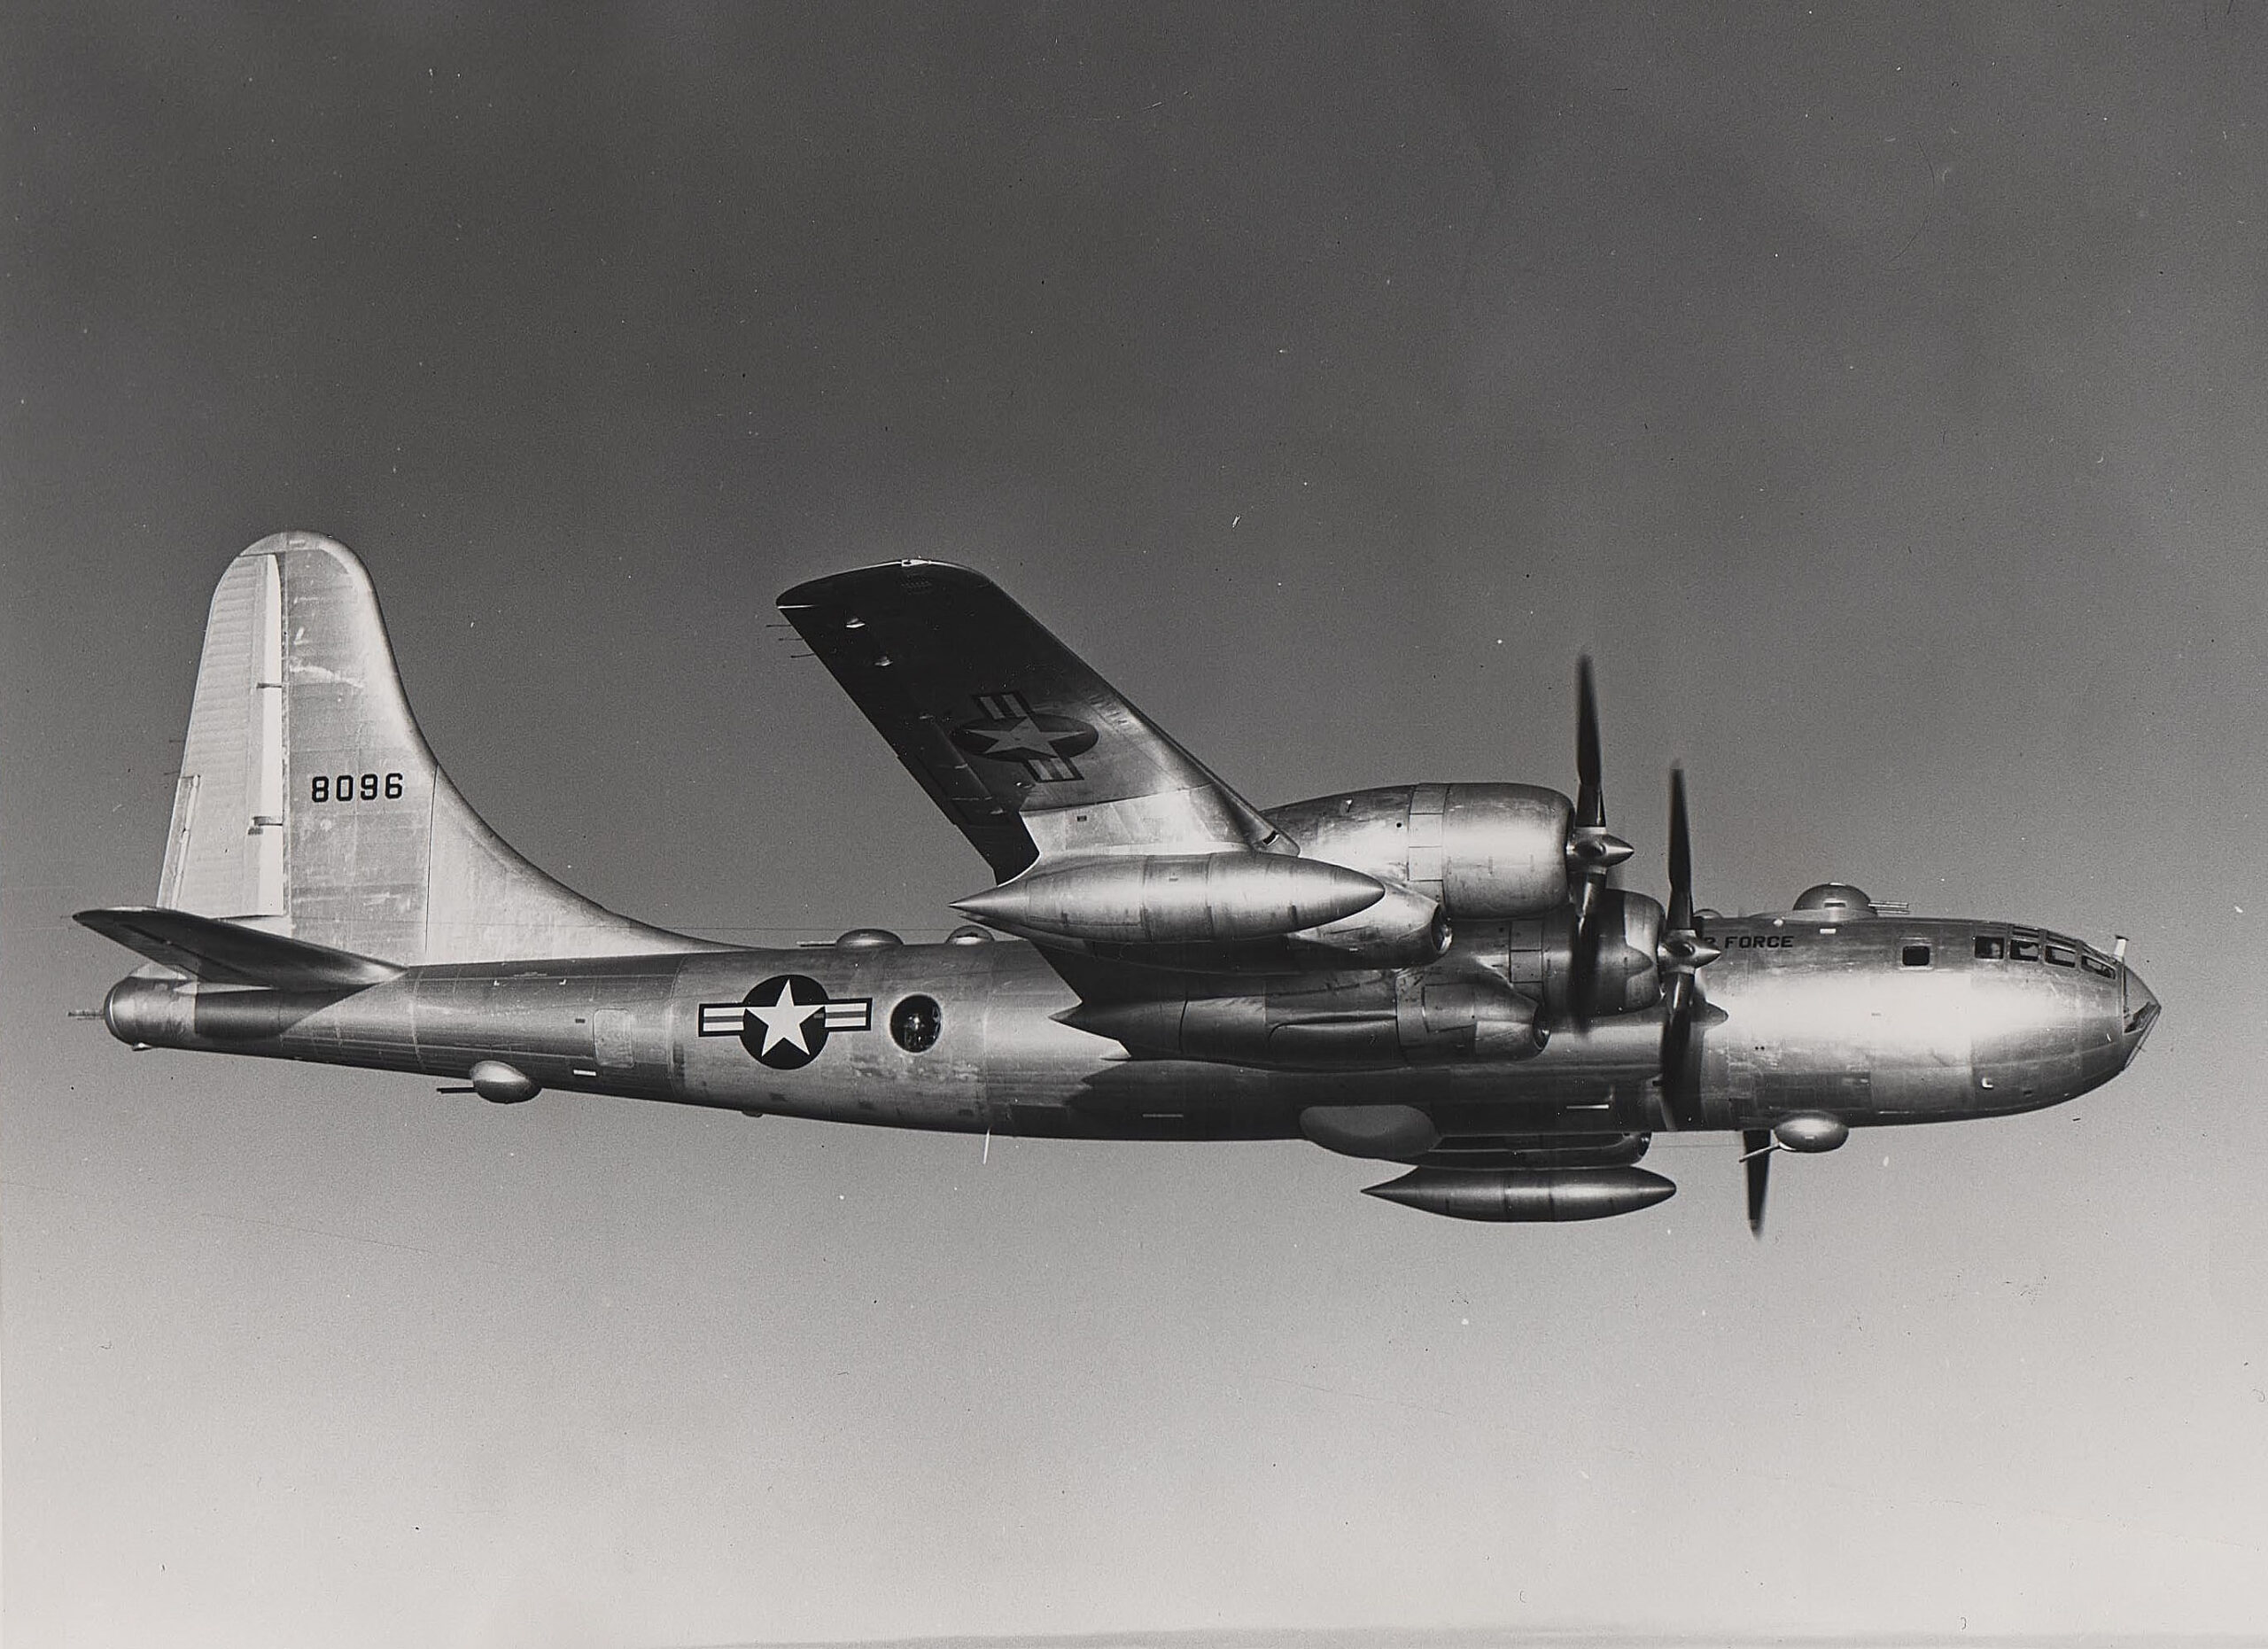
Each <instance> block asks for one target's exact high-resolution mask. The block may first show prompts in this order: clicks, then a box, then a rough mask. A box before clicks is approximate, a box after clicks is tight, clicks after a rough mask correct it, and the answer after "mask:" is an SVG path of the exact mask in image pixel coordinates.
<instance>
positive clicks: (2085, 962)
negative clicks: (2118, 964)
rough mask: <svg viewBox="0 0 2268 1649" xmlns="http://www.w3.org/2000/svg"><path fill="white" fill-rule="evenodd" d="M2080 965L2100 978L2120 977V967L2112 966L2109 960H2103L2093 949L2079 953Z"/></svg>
mask: <svg viewBox="0 0 2268 1649" xmlns="http://www.w3.org/2000/svg"><path fill="white" fill-rule="evenodd" d="M2079 966H2080V967H2082V968H2085V969H2086V970H2087V971H2088V972H2089V973H2091V974H2093V976H2095V977H2096V978H2098V979H2116V978H2117V977H2118V969H2117V968H2114V967H2112V966H2111V965H2110V964H2109V962H2107V961H2103V960H2102V958H2101V957H2100V956H2097V955H2096V954H2095V953H2093V951H2081V952H2080V953H2079Z"/></svg>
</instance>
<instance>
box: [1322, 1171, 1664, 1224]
mask: <svg viewBox="0 0 2268 1649" xmlns="http://www.w3.org/2000/svg"><path fill="white" fill-rule="evenodd" d="M1676 1193H1677V1186H1676V1185H1675V1184H1674V1182H1673V1181H1671V1180H1667V1179H1665V1178H1662V1177H1661V1176H1660V1175H1659V1174H1651V1173H1648V1172H1647V1171H1645V1170H1644V1169H1643V1168H1546V1169H1509V1170H1505V1171H1501V1172H1495V1173H1475V1172H1472V1171H1458V1170H1455V1169H1439V1168H1418V1169H1413V1170H1411V1171H1410V1172H1409V1173H1406V1174H1404V1175H1402V1178H1399V1179H1390V1180H1388V1181H1386V1184H1384V1185H1379V1186H1363V1195H1364V1196H1373V1197H1379V1198H1381V1199H1383V1200H1384V1201H1386V1202H1399V1203H1401V1204H1402V1207H1404V1208H1414V1209H1417V1210H1421V1211H1423V1212H1425V1213H1427V1214H1446V1215H1447V1216H1449V1217H1450V1218H1451V1219H1481V1220H1490V1221H1495V1222H1508V1221H1518V1222H1521V1223H1524V1224H1532V1223H1536V1222H1540V1221H1550V1222H1552V1223H1555V1224H1556V1223H1559V1222H1562V1221H1565V1220H1571V1219H1608V1218H1611V1217H1613V1216H1614V1215H1617V1214H1635V1213H1636V1212H1637V1211H1638V1210H1640V1209H1644V1208H1651V1207H1652V1206H1653V1205H1654V1204H1655V1203H1657V1202H1666V1201H1667V1200H1668V1199H1669V1198H1670V1197H1672V1196H1674V1195H1675V1194H1676Z"/></svg>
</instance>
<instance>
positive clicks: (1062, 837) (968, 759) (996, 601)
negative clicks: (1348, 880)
mask: <svg viewBox="0 0 2268 1649" xmlns="http://www.w3.org/2000/svg"><path fill="white" fill-rule="evenodd" d="M780 611H781V612H782V613H783V614H785V615H786V616H787V618H788V623H790V624H792V625H793V626H795V627H796V633H797V634H800V635H801V636H802V637H803V638H804V641H805V642H807V643H808V644H809V645H810V647H811V649H812V652H813V653H814V654H816V655H817V656H818V657H819V660H820V662H821V663H823V664H825V665H827V669H828V671H829V672H830V673H833V675H834V677H835V680H836V681H838V682H840V683H841V684H842V686H843V691H844V692H846V693H848V694H849V695H850V698H851V701H852V702H853V703H854V704H857V705H858V708H859V710H860V711H861V712H864V713H865V715H866V719H868V720H869V721H871V722H873V723H874V727H875V729H876V730H877V731H878V732H880V733H881V734H882V737H883V738H885V739H886V740H888V741H889V746H890V748H891V749H892V750H893V751H897V758H898V759H899V760H900V761H902V762H904V763H905V766H906V769H907V771H908V772H910V773H912V774H913V776H914V777H915V778H916V779H918V780H919V781H920V783H921V788H922V789H925V790H927V791H928V793H929V797H930V799H931V800H933V801H935V802H936V804H937V806H938V807H939V809H940V810H941V811H943V813H944V815H945V817H946V818H948V819H949V820H951V821H952V822H953V824H954V825H955V826H956V827H957V828H959V830H960V832H961V834H962V835H963V836H967V838H968V840H969V842H970V844H972V845H974V846H975V849H976V851H977V852H979V853H981V854H983V856H984V860H985V862H986V863H987V864H988V865H990V867H992V872H993V874H994V875H996V876H997V877H998V878H999V879H1000V880H1002V881H1004V882H1005V881H1006V880H1008V879H1009V878H1011V877H1013V876H1015V875H1019V874H1021V872H1022V871H1024V870H1026V869H1028V868H1029V867H1030V866H1031V865H1032V864H1033V863H1034V862H1036V861H1037V860H1039V859H1041V858H1042V857H1053V856H1064V855H1074V854H1094V853H1110V852H1149V853H1158V852H1200V853H1201V852H1223V851H1239V850H1244V851H1249V850H1251V849H1254V848H1258V849H1262V850H1263V851H1264V850H1268V849H1270V848H1278V849H1280V848H1282V847H1286V846H1288V845H1289V844H1287V843H1285V842H1284V840H1283V838H1282V837H1281V836H1279V835H1278V832H1277V830H1276V828H1275V827H1274V826H1273V825H1271V824H1270V823H1269V821H1267V820H1266V819H1265V818H1264V817H1262V814H1261V813H1260V811H1259V810H1258V809H1257V808H1255V807H1254V806H1253V805H1251V804H1250V803H1249V802H1247V801H1246V800H1245V799H1244V798H1243V797H1240V796H1239V795H1238V794H1237V793H1236V792H1235V791H1234V790H1232V789H1230V788H1229V787H1228V786H1227V785H1226V784H1224V783H1223V782H1222V781H1221V780H1220V779H1219V778H1218V777H1216V775H1215V774H1213V773H1212V772H1210V771H1209V770H1208V768H1207V767H1206V766H1204V765H1203V764H1202V763H1201V762H1200V761H1198V760H1197V758H1195V757H1193V756H1192V755H1191V754H1190V753H1189V752H1188V751H1185V750H1184V749H1182V747H1181V746H1180V745H1179V744H1177V743H1175V742H1174V740H1173V738H1172V737H1171V736H1170V735H1168V734H1167V733H1166V732H1165V731H1164V730H1163V729H1161V728H1160V727H1158V726H1157V725H1156V724H1155V723H1154V722H1153V721H1151V720H1150V719H1148V718H1147V717H1146V716H1144V715H1143V714H1142V712H1140V711H1138V710H1137V709H1136V708H1135V707H1134V706H1133V705H1132V704H1130V703H1129V702H1128V701H1127V699H1126V697H1125V696H1124V695H1123V694H1122V693H1120V692H1119V691H1118V690H1117V689H1116V688H1113V687H1112V686H1111V685H1110V683H1108V682H1107V681H1104V680H1103V679H1102V678H1101V677H1100V676H1099V675H1098V674H1096V673H1095V672H1094V671H1093V670H1092V669H1091V667H1090V666H1089V665H1087V664H1086V662H1085V661H1084V659H1082V658H1080V657H1079V656H1078V655H1077V654H1076V653H1074V652H1073V651H1072V650H1071V649H1069V648H1068V647H1066V646H1065V645H1064V644H1063V643H1062V642H1060V641H1058V640H1057V639H1056V638H1055V637H1054V635H1052V634H1050V633H1049V631H1048V630H1047V629H1046V627H1045V626H1043V625H1041V624H1040V623H1039V621H1038V620H1037V619H1036V618H1033V617H1032V616H1031V615H1030V614H1029V613H1028V612H1026V611H1024V610H1023V609H1022V608H1021V607H1020V606H1018V605H1017V604H1016V603H1014V601H1012V600H1010V599H1009V598H1008V596H1007V595H1006V593H1005V592H1004V591H1002V590H1001V589H1000V587H998V585H996V584H994V583H993V582H992V581H991V580H990V579H987V578H985V577H984V576H983V574H982V573H978V572H971V571H969V570H968V569H967V568H966V567H956V566H952V565H951V564H947V563H944V562H936V561H900V562H892V563H889V564H885V565H882V566H876V567H862V568H859V569H858V570H856V571H854V572H840V573H835V574H833V575H831V576H829V577H827V578H823V579H812V581H810V582H809V583H806V584H799V585H797V586H796V587H795V588H793V589H791V590H788V591H787V592H786V593H785V594H783V595H781V597H780Z"/></svg>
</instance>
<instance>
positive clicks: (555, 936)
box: [158, 533, 724, 966]
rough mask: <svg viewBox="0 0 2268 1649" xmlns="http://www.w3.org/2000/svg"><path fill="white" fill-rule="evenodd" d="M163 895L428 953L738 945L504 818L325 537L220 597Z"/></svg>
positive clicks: (345, 945)
mask: <svg viewBox="0 0 2268 1649" xmlns="http://www.w3.org/2000/svg"><path fill="white" fill-rule="evenodd" d="M158 903H159V905H160V906H165V907H167V908H171V909H175V910H182V911H187V912H190V913H192V914H197V915H202V916H214V917H221V918H223V919H226V920H229V921H232V922H241V923H245V924H246V925H249V926H253V927H258V928H262V929H266V930H269V931H271V932H276V933H280V934H285V935H289V936H291V937H294V938H297V939H301V940H305V941H307V942H308V943H310V944H313V945H323V946H328V947H330V948H331V949H335V950H339V951H345V952H350V953H354V954H356V955H361V956H368V957H376V958H379V959H381V960H383V961H389V962H396V963H400V964H404V965H413V966H414V965H416V964H420V963H427V962H448V961H480V960H493V959H506V958H531V959H532V958H539V957H558V956H610V955H635V954H640V953H659V952H669V951H686V950H708V949H718V948H724V947H720V946H714V945H709V944H707V943H706V942H704V941H701V940H696V939H689V938H687V937H684V936H682V935H679V934H673V933H669V932H666V931H664V930H662V929H659V928H651V927H648V926H647V925H646V924H644V923H642V922H633V921H631V920H630V919H629V918H627V917H624V916H618V915H616V914H614V913H613V912H612V911H610V910H607V909H604V908H603V907H602V906H598V905H595V904H594V903H592V902H591V901H590V900H588V899H586V898H582V897H581V896H580V895H579V894H577V893H574V892H572V891H570V890H569V889H567V888H565V887H563V886H562V885H560V883H557V882H555V881H554V880H553V879H552V878H551V877H549V876H548V875H545V874H544V873H543V872H542V871H540V870H539V869H537V868H536V867H534V866H533V865H531V864H530V863H528V861H527V860H524V859H522V858H521V857H520V856H519V855H518V854H517V853H516V852H513V851H512V849H511V848H510V847H509V846H507V845H506V844H505V843H504V842H503V841H502V840H501V838H500V837H499V836H497V835H496V833H495V832H494V831H493V830H492V829H490V828H488V826H487V824H486V823H485V822H484V821H482V820H481V818H480V817H479V815H478V814H477V813H474V812H473V811H472V809H471V807H470V806H469V805H467V804H466V802H465V800H464V798H463V797H462V796H461V795H459V794H458V793H457V789H456V787H455V786H454V785H453V784H451V783H450V782H449V780H448V776H447V774H444V773H443V772H442V771H441V770H440V767H439V765H438V764H437V763H436V762H435V761H434V759H433V756H432V752H431V751H429V750H428V749H427V748H426V745H425V740H424V736H423V735H422V734H421V733H419V731H418V730H417V723H416V719H415V718H414V717H413V716H412V715H411V714H410V710H409V703H408V699H407V698H406V697H405V696H404V695H403V693H402V688H401V680H400V676H399V674H398V673H396V671H395V668H394V662H393V652H392V648H391V647H390V646H389V645H388V643H387V641H386V631H385V622H384V619H383V618H380V617H379V614H378V603H377V595H376V594H375V593H374V592H373V591H372V589H371V587H370V579H369V573H368V572H365V571H364V570H363V567H362V564H361V562H360V561H359V560H357V559H356V558H355V556H353V553H352V552H350V551H349V550H347V549H346V548H344V547H343V546H341V545H338V544H335V543H333V542H331V541H330V540H328V539H324V538H321V537H318V536H316V535H315V534H314V533H277V534H276V535H275V536H273V537H270V538H265V539H262V540H261V541H260V542H259V543H257V544H254V545H253V546H252V548H250V549H247V550H245V552H244V554H242V555H241V556H237V559H236V560H235V561H234V562H233V563H232V564H230V565H229V570H228V572H226V573H225V574H224V575H223V576H222V577H221V584H220V587H219V588H218V589H216V590H215V591H214V595H213V607H212V611H211V614H210V616H209V618H207V620H206V629H205V653H204V657H203V660H202V662H201V663H200V664H199V665H198V673H197V692H196V697H195V699H194V701H193V703H192V704H191V707H190V718H189V737H188V740H187V742H186V744H185V745H184V748H183V752H182V771H181V781H180V783H179V785H178V787H177V788H176V789H175V793H174V810H173V822H172V825H171V827H170V828H168V830H167V836H166V860H165V869H164V871H163V873H162V875H161V876H160V879H159V889H158Z"/></svg>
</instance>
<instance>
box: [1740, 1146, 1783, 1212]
mask: <svg viewBox="0 0 2268 1649" xmlns="http://www.w3.org/2000/svg"><path fill="white" fill-rule="evenodd" d="M1740 1143H1741V1149H1742V1151H1743V1152H1744V1155H1743V1156H1742V1157H1741V1163H1742V1164H1743V1165H1744V1167H1746V1169H1747V1170H1748V1229H1749V1231H1750V1232H1751V1233H1752V1234H1753V1235H1755V1236H1757V1237H1759V1238H1761V1237H1762V1236H1763V1235H1764V1194H1765V1191H1766V1190H1767V1187H1768V1186H1770V1185H1771V1183H1772V1154H1773V1153H1774V1152H1775V1151H1776V1150H1778V1149H1779V1148H1780V1147H1779V1146H1778V1145H1777V1143H1775V1141H1774V1140H1773V1138H1772V1133H1771V1131H1770V1130H1769V1129H1766V1128H1750V1129H1747V1130H1745V1131H1744V1132H1743V1133H1742V1134H1741V1137H1740Z"/></svg>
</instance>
